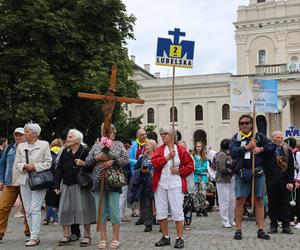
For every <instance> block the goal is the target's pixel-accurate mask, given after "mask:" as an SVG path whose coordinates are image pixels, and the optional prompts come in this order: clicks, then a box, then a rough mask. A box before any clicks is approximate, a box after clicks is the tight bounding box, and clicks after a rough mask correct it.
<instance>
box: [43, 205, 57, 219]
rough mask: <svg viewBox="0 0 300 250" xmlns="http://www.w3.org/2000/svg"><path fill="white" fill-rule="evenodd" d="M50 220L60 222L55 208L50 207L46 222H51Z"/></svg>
mask: <svg viewBox="0 0 300 250" xmlns="http://www.w3.org/2000/svg"><path fill="white" fill-rule="evenodd" d="M50 218H52V219H53V221H58V214H57V212H56V210H55V208H53V207H49V206H48V208H47V212H46V217H45V220H47V221H50Z"/></svg>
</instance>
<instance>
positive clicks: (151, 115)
mask: <svg viewBox="0 0 300 250" xmlns="http://www.w3.org/2000/svg"><path fill="white" fill-rule="evenodd" d="M147 122H148V123H154V109H153V108H148V110H147Z"/></svg>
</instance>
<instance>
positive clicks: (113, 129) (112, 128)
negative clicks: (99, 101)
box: [101, 122, 117, 136]
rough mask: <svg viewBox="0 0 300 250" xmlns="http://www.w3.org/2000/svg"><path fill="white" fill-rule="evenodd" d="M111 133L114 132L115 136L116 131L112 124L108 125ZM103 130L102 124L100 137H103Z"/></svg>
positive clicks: (102, 125)
mask: <svg viewBox="0 0 300 250" xmlns="http://www.w3.org/2000/svg"><path fill="white" fill-rule="evenodd" d="M110 128H111V131H112V132H114V134H117V130H116V128H115V126H114V125H113V124H111V125H110ZM103 129H104V122H103V123H102V124H101V136H103V132H104V131H103Z"/></svg>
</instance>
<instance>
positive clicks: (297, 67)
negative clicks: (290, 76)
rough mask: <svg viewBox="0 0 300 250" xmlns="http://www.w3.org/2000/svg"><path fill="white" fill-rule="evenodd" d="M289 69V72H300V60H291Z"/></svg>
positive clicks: (288, 65)
mask: <svg viewBox="0 0 300 250" xmlns="http://www.w3.org/2000/svg"><path fill="white" fill-rule="evenodd" d="M287 70H288V71H289V72H298V71H300V62H291V63H288V64H287Z"/></svg>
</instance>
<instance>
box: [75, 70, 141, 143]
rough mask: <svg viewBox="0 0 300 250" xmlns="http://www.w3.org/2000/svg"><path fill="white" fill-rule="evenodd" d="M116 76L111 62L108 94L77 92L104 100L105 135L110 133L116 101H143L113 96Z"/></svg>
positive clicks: (79, 94) (90, 97)
mask: <svg viewBox="0 0 300 250" xmlns="http://www.w3.org/2000/svg"><path fill="white" fill-rule="evenodd" d="M116 78H117V67H116V65H115V64H113V65H112V71H111V80H110V85H109V88H108V95H99V94H90V93H83V92H79V93H78V96H79V97H80V98H87V99H93V100H103V101H104V102H105V104H104V105H103V106H102V112H103V113H104V127H103V135H104V136H106V137H108V136H109V134H110V126H111V122H112V115H113V111H114V107H115V103H116V102H126V103H139V104H144V103H145V101H144V100H143V99H137V98H128V97H119V96H115V92H116Z"/></svg>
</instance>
